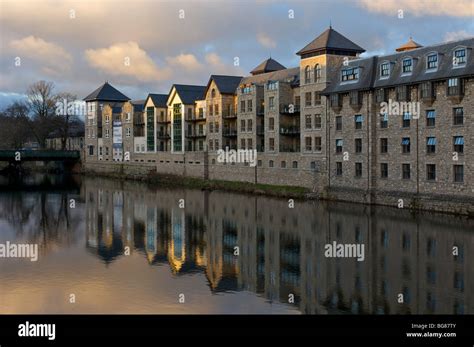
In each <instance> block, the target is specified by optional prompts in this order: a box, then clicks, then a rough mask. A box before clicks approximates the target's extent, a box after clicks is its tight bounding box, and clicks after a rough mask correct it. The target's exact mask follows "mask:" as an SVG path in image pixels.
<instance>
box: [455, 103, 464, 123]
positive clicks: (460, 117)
mask: <svg viewBox="0 0 474 347" xmlns="http://www.w3.org/2000/svg"><path fill="white" fill-rule="evenodd" d="M463 124H464V109H463V108H462V107H455V108H453V125H463Z"/></svg>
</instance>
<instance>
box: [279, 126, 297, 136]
mask: <svg viewBox="0 0 474 347" xmlns="http://www.w3.org/2000/svg"><path fill="white" fill-rule="evenodd" d="M280 134H281V135H285V136H297V135H299V134H300V127H299V126H298V125H290V126H282V127H280Z"/></svg>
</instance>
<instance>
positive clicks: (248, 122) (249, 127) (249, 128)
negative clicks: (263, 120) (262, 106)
mask: <svg viewBox="0 0 474 347" xmlns="http://www.w3.org/2000/svg"><path fill="white" fill-rule="evenodd" d="M252 129H253V121H252V120H251V119H249V120H247V131H249V132H251V131H252Z"/></svg>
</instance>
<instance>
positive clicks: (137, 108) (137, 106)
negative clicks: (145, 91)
mask: <svg viewBox="0 0 474 347" xmlns="http://www.w3.org/2000/svg"><path fill="white" fill-rule="evenodd" d="M145 101H146V100H132V101H130V103H131V104H132V105H133V111H134V112H141V111H143V108H144V107H145Z"/></svg>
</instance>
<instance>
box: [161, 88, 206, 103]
mask: <svg viewBox="0 0 474 347" xmlns="http://www.w3.org/2000/svg"><path fill="white" fill-rule="evenodd" d="M173 88H174V89H175V90H176V93H177V94H178V95H179V98H180V99H181V102H182V103H183V104H185V105H191V104H194V102H195V101H196V100H202V99H204V93H205V92H206V86H193V85H187V84H173V86H172V87H171V90H170V93H169V94H168V100H167V101H169V98H170V97H171V92H172V91H173Z"/></svg>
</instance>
